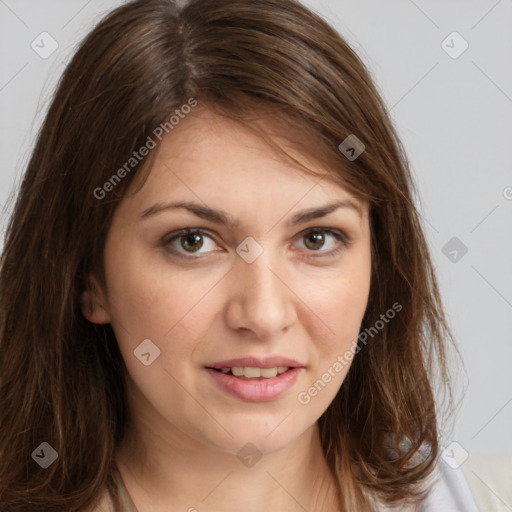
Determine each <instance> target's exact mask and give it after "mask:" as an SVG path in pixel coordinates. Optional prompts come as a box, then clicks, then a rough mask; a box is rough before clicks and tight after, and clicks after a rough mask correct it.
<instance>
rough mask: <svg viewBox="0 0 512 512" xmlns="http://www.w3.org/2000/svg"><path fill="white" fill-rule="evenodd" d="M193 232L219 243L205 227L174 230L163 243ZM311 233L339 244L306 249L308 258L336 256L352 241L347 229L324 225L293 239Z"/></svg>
mask: <svg viewBox="0 0 512 512" xmlns="http://www.w3.org/2000/svg"><path fill="white" fill-rule="evenodd" d="M192 233H195V234H199V235H201V236H206V237H208V238H211V239H212V240H213V241H214V242H215V243H217V242H216V236H215V235H214V234H212V232H211V231H209V230H208V229H205V228H183V229H180V230H177V231H173V232H172V233H169V234H167V235H165V236H164V237H163V238H162V244H163V245H164V246H165V247H168V246H169V245H170V243H171V242H172V241H174V240H175V239H178V238H179V237H181V236H184V235H187V234H192ZM310 233H329V234H331V235H332V236H333V237H335V238H336V239H337V240H338V242H339V244H338V246H337V247H336V248H335V249H331V250H329V251H311V250H310V251H306V252H307V253H308V254H307V256H305V257H306V258H310V257H313V258H328V257H329V256H334V255H336V254H338V253H339V252H340V251H342V250H343V249H345V248H346V247H348V246H349V245H350V244H351V243H352V239H351V237H350V236H349V235H348V234H347V233H346V231H344V230H341V229H337V228H330V227H323V226H312V227H309V228H306V229H304V230H302V231H301V232H300V233H298V234H296V235H295V236H294V237H293V238H292V239H293V240H300V239H301V238H303V237H304V236H305V235H307V234H310ZM169 252H171V253H172V254H173V255H175V256H177V257H181V258H184V259H188V260H193V259H199V258H201V257H202V255H203V254H209V253H212V252H219V251H208V252H206V253H197V256H195V255H194V253H188V255H186V253H183V252H180V251H178V250H176V249H174V248H172V249H169Z"/></svg>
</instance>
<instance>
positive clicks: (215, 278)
mask: <svg viewBox="0 0 512 512" xmlns="http://www.w3.org/2000/svg"><path fill="white" fill-rule="evenodd" d="M413 192H414V187H413V182H412V180H411V176H410V173H409V170H408V166H407V160H406V157H405V155H404V153H403V151H402V148H401V145H400V142H399V140H398V138H397V136H396V134H395V132H394V129H393V127H392V126H391V123H390V120H389V119H388V117H387V115H386V110H385V107H384V105H383V102H382V100H381V98H380V97H379V95H378V93H377V92H376V89H375V87H374V85H373V84H372V81H371V78H370V76H369V74H368V72H367V71H366V69H365V68H364V66H363V64H362V63H361V61H360V60H359V58H358V57H357V56H356V55H355V53H354V52H353V51H352V50H351V49H350V47H349V46H348V45H347V43H346V42H345V41H344V40H343V39H342V38H341V37H340V35H339V34H338V33H336V32H335V31H334V30H333V29H332V28H331V27H329V26H328V25H327V24H326V23H325V22H324V21H323V20H321V19H320V18H319V17H317V16H316V15H315V14H313V13H312V12H310V11H308V10H307V9H305V8H304V7H303V6H302V5H300V4H299V3H296V2H294V1H292V0H286V1H283V0H256V1H253V0H193V1H191V2H188V3H187V4H186V5H183V6H181V7H180V6H177V5H176V4H175V3H173V2H172V1H171V0H136V1H132V2H129V3H127V4H126V5H124V6H122V7H119V8H118V9H116V10H114V11H113V12H112V13H110V14H109V15H108V16H107V17H106V18H105V19H104V20H102V21H101V22H100V23H99V24H98V26H97V27H96V28H95V29H94V30H93V31H92V32H91V33H90V34H89V35H88V37H87V38H86V39H85V40H84V42H83V43H82V44H81V46H80V48H79V49H78V51H77V53H76V54H75V56H74V58H73V59H72V61H71V63H70V64H69V66H68V67H67V69H66V71H65V73H64V75H63V77H62V79H61V81H60V84H59V86H58V89H57V91H56V94H55V97H54V100H53V102H52V104H51V106H50V109H49V111H48V114H47V117H46V119H45V122H44V124H43V127H42V129H41V132H40V134H39V137H38V141H37V144H36V147H35V149H34V152H33V155H32V158H31V160H30V163H29V165H28V168H27V170H26V173H25V176H24V180H23V183H22V185H21V189H20V191H19V195H18V198H17V202H16V206H15V210H14V213H13V216H12V218H11V221H10V224H9V227H8V231H7V235H6V242H5V248H4V253H3V257H2V267H1V273H0V287H1V298H0V312H1V314H0V322H1V324H0V329H1V330H0V343H1V349H2V359H1V368H0V375H1V377H0V397H1V398H0V400H1V405H2V407H1V408H0V411H1V412H0V415H1V424H2V426H3V436H2V438H1V441H0V442H1V445H0V449H1V452H2V454H3V457H2V463H1V464H0V503H1V504H2V508H3V509H5V510H13V511H14V510H15V511H23V512H25V511H29V510H30V511H32V510H34V509H37V510H48V511H49V510H73V511H86V510H87V511H92V510H96V511H97V510H102V511H106V510H116V511H119V510H132V511H134V510H138V511H139V512H146V511H156V512H159V511H163V510H165V511H168V510H189V511H194V510H199V511H201V510H211V511H231V510H235V509H236V510H239V509H243V510H246V511H260V510H266V509H268V508H269V507H270V506H272V508H273V509H276V510H293V511H294V510H309V511H317V510H323V511H339V510H343V511H356V510H357V511H359V510H361V511H363V510H364V511H366V510H372V511H373V510H384V509H386V510H389V509H390V508H389V507H394V509H396V510H405V509H410V510H435V511H436V512H440V511H441V508H440V507H441V506H447V507H448V506H451V507H452V508H450V510H453V507H459V509H460V510H473V509H472V508H471V507H473V505H472V504H471V501H470V500H471V498H470V495H469V494H467V495H466V497H463V496H462V494H464V492H466V490H467V489H466V488H465V482H464V481H461V482H460V484H457V485H454V484H453V482H454V475H456V473H452V474H449V473H448V475H445V476H443V471H444V468H443V466H442V464H441V463H440V462H439V452H440V433H439V432H440V430H439V429H440V426H441V425H440V418H439V411H438V410H437V408H436V404H435V403H434V389H436V388H435V387H434V384H435V383H434V381H433V375H434V373H437V374H438V375H440V377H441V380H442V383H443V384H444V385H446V389H449V387H448V383H447V368H446V351H447V345H446V344H447V343H448V341H449V340H450V339H451V336H450V332H449V329H448V326H447V324H446V321H445V317H444V314H443V310H442V305H441V300H440V297H439V293H438V288H437V284H436V279H435V275H434V273H433V269H432V264H431V260H430V257H429V253H428V247H427V244H426V242H425V239H424V236H423V233H422V230H421V225H420V222H419V219H418V214H417V212H416V210H415V208H414V206H413ZM457 475H458V476H456V477H455V479H457V478H459V477H460V474H457ZM443 493H445V497H444V498H439V497H440V496H441V494H443ZM436 496H437V498H436ZM438 499H442V500H444V501H443V504H442V505H440V503H439V502H437V503H435V500H438ZM457 500H459V501H457ZM436 507H437V508H436Z"/></svg>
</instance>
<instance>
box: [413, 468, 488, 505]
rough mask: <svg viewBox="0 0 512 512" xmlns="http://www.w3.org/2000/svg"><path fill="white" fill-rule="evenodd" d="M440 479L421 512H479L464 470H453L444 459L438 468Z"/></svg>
mask: <svg viewBox="0 0 512 512" xmlns="http://www.w3.org/2000/svg"><path fill="white" fill-rule="evenodd" d="M436 473H437V475H438V477H439V480H438V482H437V483H436V485H435V486H434V487H433V489H432V491H431V492H430V494H429V495H428V496H427V498H426V499H425V501H424V503H422V507H421V508H420V512H479V510H478V507H477V506H476V503H475V500H474V498H473V495H472V494H471V491H470V489H469V485H468V483H467V481H466V478H465V477H464V473H463V472H462V469H460V467H459V468H457V469H453V468H451V467H450V466H448V464H446V462H444V461H443V460H442V459H441V461H440V462H439V465H438V467H437V468H436Z"/></svg>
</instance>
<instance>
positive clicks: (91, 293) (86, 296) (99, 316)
mask: <svg viewBox="0 0 512 512" xmlns="http://www.w3.org/2000/svg"><path fill="white" fill-rule="evenodd" d="M81 303H82V314H83V315H84V316H85V318H87V320H89V322H92V323H93V324H108V323H110V315H109V313H108V306H107V300H106V297H105V293H104V292H103V290H102V289H101V287H100V286H99V284H98V281H97V280H96V278H95V277H94V275H93V274H90V275H89V279H88V286H87V289H86V290H85V291H84V292H83V293H82V296H81Z"/></svg>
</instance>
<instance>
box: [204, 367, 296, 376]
mask: <svg viewBox="0 0 512 512" xmlns="http://www.w3.org/2000/svg"><path fill="white" fill-rule="evenodd" d="M209 369H210V370H215V371H216V372H219V373H223V374H225V375H232V376H233V377H238V378H240V379H273V378H274V377H277V376H278V375H282V374H283V373H286V372H287V371H288V370H290V368H289V367H288V366H274V367H272V368H258V367H253V366H233V367H231V368H209Z"/></svg>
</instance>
